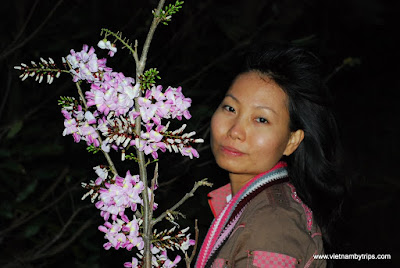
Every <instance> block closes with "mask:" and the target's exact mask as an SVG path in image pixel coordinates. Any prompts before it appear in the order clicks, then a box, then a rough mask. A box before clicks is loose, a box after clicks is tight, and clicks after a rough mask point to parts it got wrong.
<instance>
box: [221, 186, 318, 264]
mask: <svg viewBox="0 0 400 268" xmlns="http://www.w3.org/2000/svg"><path fill="white" fill-rule="evenodd" d="M309 212H310V213H311V214H310V213H309ZM310 216H311V217H312V212H311V211H310V210H307V208H306V207H305V205H304V204H303V203H302V202H301V200H299V199H298V198H297V196H296V194H295V189H294V188H293V187H292V186H291V185H290V184H288V183H281V184H276V185H273V186H271V187H268V188H267V189H265V190H263V191H262V192H261V193H260V194H258V195H257V196H256V197H255V198H254V199H252V200H251V201H250V202H249V203H248V204H247V206H246V208H245V210H244V212H243V215H242V217H241V219H240V224H239V226H240V227H241V228H237V232H236V233H234V234H232V235H231V237H230V238H229V240H228V241H227V245H226V246H227V247H228V248H230V249H231V250H232V251H231V252H235V253H234V254H235V256H231V257H232V258H233V259H236V261H234V262H236V263H237V264H240V263H241V262H244V261H246V262H247V261H249V258H252V259H253V261H255V262H257V261H258V260H264V259H279V260H281V261H283V262H289V263H293V264H295V265H298V264H300V265H299V267H308V266H306V263H310V262H313V259H312V256H313V254H320V253H322V252H323V246H322V237H321V236H320V235H319V236H318V235H315V233H317V232H318V230H319V228H318V226H316V224H315V223H313V222H312V219H311V224H313V225H310V221H308V220H309V219H310ZM313 264H317V263H316V262H314V263H313ZM237 267H239V266H237ZM288 267H291V266H288ZM296 267H297V266H296Z"/></svg>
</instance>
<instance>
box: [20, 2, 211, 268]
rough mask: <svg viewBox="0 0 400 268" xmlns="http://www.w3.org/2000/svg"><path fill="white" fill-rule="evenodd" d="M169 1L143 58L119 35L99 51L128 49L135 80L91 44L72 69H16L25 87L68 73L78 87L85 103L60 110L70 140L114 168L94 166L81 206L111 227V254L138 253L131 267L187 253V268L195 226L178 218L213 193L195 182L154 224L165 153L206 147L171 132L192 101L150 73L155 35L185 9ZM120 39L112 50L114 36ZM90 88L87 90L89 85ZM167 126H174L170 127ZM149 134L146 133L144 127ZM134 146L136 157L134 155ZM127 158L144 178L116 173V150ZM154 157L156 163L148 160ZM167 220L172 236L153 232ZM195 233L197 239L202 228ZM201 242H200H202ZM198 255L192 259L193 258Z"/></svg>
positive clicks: (69, 101)
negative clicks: (87, 203)
mask: <svg viewBox="0 0 400 268" xmlns="http://www.w3.org/2000/svg"><path fill="white" fill-rule="evenodd" d="M164 2H165V0H160V2H159V4H158V7H157V9H156V10H155V11H153V16H154V18H153V22H152V24H151V26H150V29H149V33H148V35H147V37H146V40H145V42H144V46H143V50H142V54H141V55H140V57H139V55H138V53H137V51H138V44H137V41H135V46H134V48H132V45H131V44H130V42H129V40H127V39H126V38H123V37H122V34H121V33H120V32H117V33H114V32H112V31H110V30H108V29H102V30H101V35H104V39H102V40H100V41H99V42H98V44H97V45H98V47H100V48H101V49H107V50H108V51H109V52H108V56H110V57H113V56H114V55H115V53H116V52H117V47H116V45H115V42H117V41H118V42H120V43H122V45H123V47H125V48H128V49H129V50H130V53H132V54H133V57H134V59H135V64H136V77H135V79H134V78H132V77H126V76H125V75H124V74H123V73H120V72H115V71H113V69H112V68H110V67H108V66H107V65H106V62H107V59H106V58H103V59H99V58H98V57H97V54H96V53H95V49H94V48H93V47H89V46H88V45H84V46H83V49H82V50H81V51H79V52H76V51H75V50H73V49H72V50H71V51H70V54H69V55H68V56H67V57H66V60H65V59H64V58H63V65H64V69H65V70H61V69H60V68H58V67H57V66H56V64H55V63H54V61H53V60H52V59H49V61H46V60H44V59H42V58H41V62H40V63H39V65H36V63H34V62H32V65H33V67H29V66H27V65H25V64H21V66H16V67H15V68H16V69H19V70H21V71H22V72H23V73H22V74H21V76H20V77H21V78H22V80H25V79H27V78H28V77H33V76H36V80H38V81H39V82H41V81H42V80H43V77H44V76H47V83H49V84H50V83H52V82H53V80H54V78H58V76H59V75H60V74H61V73H65V72H68V73H70V74H71V75H72V81H73V82H75V85H76V88H77V91H78V95H79V99H75V98H74V97H64V96H63V97H61V98H60V100H59V105H60V106H61V112H62V114H63V116H64V126H65V129H64V131H63V135H64V136H65V135H72V136H73V138H74V141H75V142H77V143H78V142H81V141H85V142H86V145H87V146H88V147H87V151H88V152H92V153H96V152H98V151H102V152H103V154H104V156H105V158H106V160H107V162H108V165H107V166H105V165H98V166H96V167H94V168H93V169H94V171H95V173H96V175H97V179H95V180H90V181H89V182H88V183H82V187H83V188H85V189H86V190H87V192H86V193H85V194H84V195H83V197H82V199H85V198H86V197H90V200H91V202H92V203H95V206H96V208H98V209H99V210H100V215H101V217H102V218H103V219H104V221H105V222H104V224H103V225H101V226H99V227H98V229H99V230H100V231H101V232H103V233H104V234H105V235H104V237H105V238H106V239H107V240H108V242H106V243H105V244H104V245H103V246H104V248H105V249H106V250H108V249H110V248H115V249H119V248H125V249H127V250H129V251H130V250H132V249H134V248H135V249H136V250H137V251H138V252H139V253H138V254H137V256H138V257H139V259H141V261H139V260H138V259H137V258H135V257H132V261H131V262H126V263H125V264H124V266H125V267H137V266H140V267H146V268H150V267H152V266H155V267H161V266H162V267H174V266H176V265H177V263H178V262H179V261H180V259H181V257H180V256H179V255H178V256H177V257H176V258H175V260H174V261H172V260H170V259H169V258H168V256H167V249H171V250H174V249H179V250H181V251H182V252H183V253H184V254H185V259H186V262H187V263H188V261H189V263H190V261H191V260H190V258H189V257H188V256H187V254H186V252H187V250H188V248H189V247H190V246H193V245H194V244H195V240H192V239H190V233H188V234H186V232H187V231H188V230H189V227H187V228H185V229H183V230H180V231H179V230H178V231H175V228H176V226H179V225H178V224H177V223H175V221H174V215H179V214H180V213H179V212H177V211H176V209H177V208H178V207H179V206H180V205H181V204H182V203H183V202H185V201H186V200H187V199H188V198H190V197H192V196H193V194H194V192H195V191H196V190H197V188H198V187H200V186H211V184H210V183H208V182H207V181H206V179H204V180H201V181H199V182H196V183H195V185H194V187H193V189H192V190H191V191H190V192H189V193H187V194H186V195H185V196H184V197H183V198H182V199H181V200H180V201H179V202H178V203H177V204H175V205H174V206H173V207H172V208H171V209H170V210H167V211H166V212H164V213H162V214H161V215H160V216H159V217H158V218H156V219H155V220H153V211H154V210H155V209H157V207H158V204H157V203H155V198H154V191H155V190H156V189H157V188H158V182H157V180H158V176H159V174H158V163H157V161H158V153H159V151H161V152H166V151H167V150H168V151H169V152H175V153H181V154H182V155H183V156H188V157H189V158H190V159H192V158H193V157H196V158H197V157H199V153H198V151H197V150H196V149H194V148H193V147H192V145H193V144H195V143H202V142H203V139H198V138H193V136H194V135H195V134H196V132H194V131H192V132H189V133H184V130H185V128H186V124H182V126H181V127H179V128H178V129H175V130H170V129H169V125H170V121H169V120H171V119H178V120H182V119H190V118H191V114H190V113H189V110H188V108H189V107H190V106H191V99H189V98H186V97H185V96H184V95H183V93H182V88H181V87H178V88H174V87H167V88H166V89H165V90H164V89H163V87H162V86H161V85H156V79H160V77H159V75H158V74H159V72H158V71H157V70H156V69H155V68H151V69H149V70H147V71H144V68H145V65H146V60H147V54H148V51H149V47H150V43H151V40H152V38H153V35H154V32H155V30H156V27H157V26H158V24H159V23H160V22H161V23H164V24H166V22H168V21H170V20H171V15H172V14H174V13H176V12H177V11H178V10H179V9H180V8H181V5H182V3H183V2H180V1H176V3H175V4H173V5H172V4H170V5H168V6H167V7H166V8H165V9H164V10H163V5H164ZM109 36H112V37H114V38H115V40H114V42H113V43H111V42H110V41H109V40H107V37H109ZM88 85H89V87H90V88H89V89H86V90H85V88H84V86H88ZM164 120H168V122H167V123H166V124H164ZM142 127H143V128H142ZM132 147H133V149H134V151H135V154H134V153H130V152H128V154H126V153H127V151H128V150H130V149H131V148H132ZM111 149H113V150H115V151H117V152H120V153H121V161H124V160H125V159H128V160H134V161H135V162H137V164H138V167H139V175H134V174H131V172H130V171H129V170H128V171H127V172H126V174H125V177H122V176H120V175H119V174H118V172H117V170H116V166H115V164H114V162H113V161H112V159H111V157H110V154H109V152H110V150H111ZM145 155H151V157H152V158H153V160H150V159H146V156H145ZM154 162H156V165H155V170H154V176H153V179H152V180H151V182H150V187H149V182H148V178H147V169H146V168H147V166H148V165H149V164H151V163H154ZM164 218H166V219H167V220H169V221H170V222H171V223H173V224H174V225H175V227H173V228H171V229H170V230H168V231H167V230H164V231H162V232H157V231H156V230H153V226H154V225H155V224H156V223H157V222H159V221H161V220H162V219H164ZM196 232H198V230H197V227H196ZM196 237H198V235H196ZM193 254H194V253H192V256H193Z"/></svg>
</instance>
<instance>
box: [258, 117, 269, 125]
mask: <svg viewBox="0 0 400 268" xmlns="http://www.w3.org/2000/svg"><path fill="white" fill-rule="evenodd" d="M256 121H257V122H258V123H262V124H268V120H267V119H265V118H263V117H258V118H257V119H256Z"/></svg>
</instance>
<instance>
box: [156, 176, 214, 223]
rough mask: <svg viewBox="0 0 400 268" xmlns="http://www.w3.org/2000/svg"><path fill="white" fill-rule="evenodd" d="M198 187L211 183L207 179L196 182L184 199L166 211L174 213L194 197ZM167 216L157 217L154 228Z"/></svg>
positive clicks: (165, 214) (210, 184)
mask: <svg viewBox="0 0 400 268" xmlns="http://www.w3.org/2000/svg"><path fill="white" fill-rule="evenodd" d="M200 186H209V187H211V186H212V183H210V182H208V181H207V178H205V179H202V180H201V181H196V182H195V184H194V186H193V188H192V190H191V191H190V192H189V193H186V194H185V196H184V197H182V199H181V200H179V202H178V203H176V204H175V205H174V206H173V207H171V208H170V209H168V210H167V211H175V210H176V209H177V208H178V207H180V206H181V205H182V204H183V203H184V202H185V201H186V200H187V199H189V198H190V197H192V196H194V192H196V190H197V188H199V187H200ZM166 216H167V213H166V212H163V213H162V214H161V215H160V216H158V218H157V219H155V220H153V222H152V225H153V226H154V225H155V224H156V223H157V222H160V221H161V220H162V219H164V218H165V217H166Z"/></svg>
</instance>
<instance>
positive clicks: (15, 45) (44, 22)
mask: <svg viewBox="0 0 400 268" xmlns="http://www.w3.org/2000/svg"><path fill="white" fill-rule="evenodd" d="M62 2H63V0H59V1H58V2H57V3H56V4H55V5H54V7H53V9H52V10H51V11H50V12H49V13H48V15H47V17H46V18H45V19H44V20H42V23H41V24H40V25H39V26H38V27H36V29H35V31H33V32H32V33H31V34H30V35H29V36H28V37H26V38H24V39H23V40H21V41H18V43H17V44H14V46H9V48H10V50H8V51H7V50H6V51H4V52H3V53H2V54H1V55H0V60H1V59H3V58H5V57H7V56H8V55H9V54H11V53H13V52H14V51H15V50H17V49H18V48H20V47H22V46H24V45H25V44H26V43H27V42H28V41H29V40H31V39H32V38H33V37H34V36H35V35H36V34H37V33H38V32H39V31H40V30H41V29H42V28H43V26H44V25H45V24H46V23H47V21H48V20H49V19H50V18H51V16H53V14H54V12H55V11H56V9H57V8H58V6H59V5H60V4H61V3H62Z"/></svg>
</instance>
